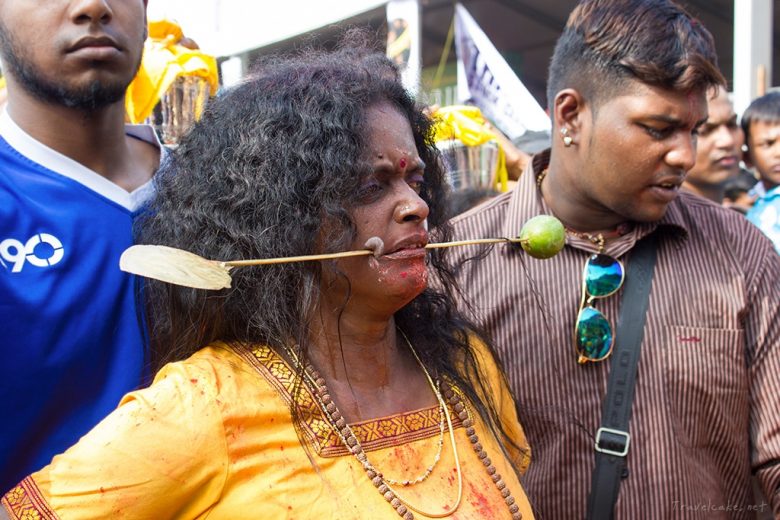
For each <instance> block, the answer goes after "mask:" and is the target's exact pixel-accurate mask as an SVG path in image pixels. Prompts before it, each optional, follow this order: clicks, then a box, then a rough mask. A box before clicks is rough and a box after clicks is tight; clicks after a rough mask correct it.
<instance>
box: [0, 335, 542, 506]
mask: <svg viewBox="0 0 780 520" xmlns="http://www.w3.org/2000/svg"><path fill="white" fill-rule="evenodd" d="M483 373H484V374H485V376H486V379H485V382H486V384H487V385H491V384H493V383H494V382H495V381H499V380H500V379H499V378H498V377H496V372H495V366H493V365H489V366H487V367H486V368H485V370H484V371H483ZM491 375H492V377H491ZM293 381H294V373H293V371H292V370H291V368H290V367H289V366H288V365H287V364H286V362H285V361H284V360H283V359H282V358H280V357H279V356H277V355H276V354H275V353H274V352H273V351H272V350H270V349H269V348H266V347H257V348H254V349H252V350H251V351H249V350H247V351H246V352H236V351H234V350H232V349H230V348H228V347H226V346H225V345H222V344H215V345H212V346H211V347H207V348H205V349H202V350H201V351H199V352H198V353H196V354H195V355H193V356H192V357H190V358H189V359H188V360H186V361H183V362H179V363H174V364H170V365H167V366H166V367H165V368H164V369H163V370H162V371H161V372H160V373H159V374H158V376H157V377H156V378H155V382H154V383H153V384H152V386H150V387H149V388H147V389H144V390H140V391H136V392H132V393H130V394H128V395H127V396H125V398H124V399H123V400H122V403H121V404H120V406H119V408H118V409H117V410H116V411H114V412H113V413H112V414H111V415H110V416H109V417H107V418H106V419H105V420H103V421H102V422H101V423H100V424H99V425H98V426H97V427H96V428H95V429H94V430H92V431H91V432H90V433H88V434H87V435H86V436H85V437H83V438H82V439H81V441H80V442H79V443H78V444H77V445H75V446H74V447H72V448H71V449H69V450H68V451H67V452H65V453H64V454H62V455H59V456H57V457H55V458H54V460H53V461H52V463H51V464H50V465H49V466H47V467H46V468H44V469H43V470H41V471H39V472H37V473H35V474H33V475H32V476H31V477H28V478H27V479H25V480H24V481H23V482H22V483H21V484H20V485H18V486H17V487H15V488H14V489H12V490H11V491H9V492H8V493H7V494H6V495H5V497H4V498H3V504H4V505H5V506H6V508H7V509H8V511H9V512H10V513H11V518H12V519H16V518H28V517H29V518H63V519H78V518H112V519H117V518H155V519H165V518H183V519H184V518H186V519H194V518H197V519H202V518H206V517H208V518H210V519H220V518H226V519H227V518H229V519H240V518H273V519H278V518H290V519H292V518H296V519H304V518H316V519H355V520H358V519H360V520H363V519H366V518H371V519H380V520H381V519H387V520H391V519H392V520H395V519H397V518H399V516H398V514H397V513H396V512H395V510H394V509H393V508H392V507H391V506H390V504H388V503H387V501H386V500H385V499H384V497H383V496H382V495H380V494H379V492H378V491H377V490H376V488H375V487H374V486H373V484H372V483H371V481H370V480H369V479H368V477H367V476H366V474H365V472H364V470H363V469H362V467H361V465H360V464H359V463H358V462H357V460H356V459H355V457H354V456H353V455H351V454H349V453H348V452H347V451H346V450H345V448H344V446H343V445H342V443H341V441H340V440H339V439H338V438H337V437H336V435H335V434H334V432H333V431H332V430H331V428H330V427H329V426H328V425H327V423H326V422H325V420H324V418H323V416H322V414H321V412H320V410H319V408H318V407H317V405H316V404H315V401H314V400H313V397H312V395H311V394H310V393H308V391H307V390H303V391H302V392H301V393H299V394H297V395H298V398H297V400H296V402H297V403H298V407H299V408H298V410H299V415H300V419H301V420H300V422H299V424H298V425H294V424H293V422H292V420H291V415H290V409H289V406H290V403H291V402H292V399H293V395H294V392H293ZM494 391H496V392H497V394H496V402H497V403H498V404H499V406H500V407H501V413H502V414H503V415H504V416H505V417H507V418H508V419H510V418H511V420H510V422H509V424H510V425H511V426H512V429H511V432H512V435H513V437H514V440H515V442H516V443H517V444H518V445H519V446H521V447H523V448H525V449H523V450H521V451H516V452H513V453H514V455H513V456H516V458H515V460H513V461H512V462H510V461H509V460H508V459H507V458H505V457H504V456H503V455H502V454H501V451H500V449H499V447H498V445H497V442H496V440H495V439H494V438H493V437H492V436H491V435H490V434H489V433H488V432H487V430H486V429H485V426H484V425H483V424H482V422H481V421H480V420H479V419H478V416H477V415H476V413H472V416H473V417H475V418H476V419H477V420H476V421H475V422H476V424H475V428H476V431H477V434H478V435H479V439H480V442H481V443H482V444H483V446H484V449H485V450H486V451H487V453H488V455H489V457H490V458H491V460H492V462H493V464H494V465H495V467H496V469H497V470H498V472H499V473H500V474H501V475H502V477H503V478H504V481H505V482H506V484H507V487H508V488H509V489H510V490H511V493H512V495H513V496H514V498H515V499H516V501H517V504H518V506H519V507H520V512H521V513H522V514H523V518H524V519H531V518H533V514H532V512H531V509H530V505H529V503H528V500H527V498H526V496H525V494H524V492H523V489H522V487H521V486H520V483H519V482H518V479H517V477H516V475H515V473H514V472H513V470H512V468H511V466H510V464H514V465H516V466H517V467H518V468H521V469H523V470H524V469H525V468H526V467H527V464H528V461H529V458H528V457H529V455H528V454H529V452H528V450H527V444H526V441H525V437H524V436H523V433H522V430H521V429H520V425H519V424H518V423H517V417H516V415H515V408H514V404H513V403H512V401H511V397H510V396H509V394H508V393H507V392H506V390H505V389H504V388H499V389H494ZM453 419H455V429H454V431H455V437H456V444H457V447H458V455H459V457H460V461H461V467H462V471H463V500H462V502H461V504H460V507H459V509H458V510H457V512H456V514H454V515H453V516H452V517H451V518H457V519H459V520H465V519H474V520H476V519H480V520H481V519H485V518H490V519H503V518H510V514H509V511H508V507H507V505H506V503H505V501H504V499H503V498H502V497H501V494H500V493H499V491H498V489H497V488H496V486H495V485H494V484H493V482H492V481H491V479H490V477H489V476H488V475H487V472H486V470H485V467H484V465H483V464H482V462H481V461H480V460H479V459H478V457H477V454H476V452H475V451H474V450H473V449H472V448H471V443H470V442H469V439H468V437H467V436H466V433H465V429H464V428H463V426H462V425H461V424H460V421H459V420H457V419H456V416H455V417H453ZM296 428H297V430H296ZM352 428H353V430H354V431H355V435H356V436H357V437H358V438H359V439H360V441H361V444H362V445H363V446H364V449H365V451H366V453H367V454H368V457H369V460H370V461H371V462H372V463H373V464H374V465H375V466H376V467H377V468H379V469H380V470H381V471H383V472H384V473H385V475H387V476H390V477H391V478H395V479H396V480H403V479H407V478H411V479H413V478H415V477H417V476H418V475H420V474H422V473H423V472H424V471H425V468H426V467H427V466H428V465H430V464H431V463H432V462H433V460H434V457H435V454H436V450H437V444H438V440H439V413H438V408H437V407H432V408H430V409H422V410H416V411H412V412H407V413H403V414H398V415H393V416H390V417H383V418H379V419H373V420H369V421H364V422H360V423H356V424H353V425H352ZM297 432H299V433H300V437H299V435H298V433H297ZM301 438H303V439H304V441H303V443H302V442H301ZM444 441H445V442H444V446H443V450H442V455H441V460H440V461H439V463H438V464H437V465H436V467H435V469H434V470H433V472H432V473H431V475H430V476H429V478H428V479H426V480H425V481H423V482H422V483H420V484H417V485H414V486H411V487H408V488H401V486H398V487H399V488H400V489H399V490H398V493H399V495H401V496H402V497H403V498H405V499H407V500H408V501H409V502H410V503H411V504H413V505H415V506H416V507H419V508H421V509H424V510H427V511H430V512H440V511H444V510H446V508H447V507H448V506H451V505H452V504H453V502H454V500H455V497H456V495H457V479H456V472H455V463H454V458H453V452H452V448H451V446H450V442H449V440H448V438H447V434H446V432H445V439H444ZM25 514H27V515H28V516H24V515H25ZM35 514H37V515H39V516H37V517H36V516H35ZM415 518H418V519H425V518H428V517H427V516H425V515H423V514H419V513H415Z"/></svg>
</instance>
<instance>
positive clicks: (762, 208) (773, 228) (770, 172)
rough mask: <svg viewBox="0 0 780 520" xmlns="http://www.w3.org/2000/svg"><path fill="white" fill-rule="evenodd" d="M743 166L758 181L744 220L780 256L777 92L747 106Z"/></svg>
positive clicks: (779, 111)
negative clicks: (753, 199)
mask: <svg viewBox="0 0 780 520" xmlns="http://www.w3.org/2000/svg"><path fill="white" fill-rule="evenodd" d="M742 129H743V130H744V132H745V143H746V145H747V152H746V153H745V164H747V165H748V166H749V167H751V168H754V169H755V170H756V171H757V172H758V175H759V177H760V179H761V180H760V181H759V183H758V185H757V186H756V188H757V192H758V194H759V198H758V200H757V201H756V203H755V205H754V206H753V208H752V209H751V210H750V211H748V214H747V218H748V220H750V221H751V222H752V223H753V224H755V225H756V226H758V227H759V228H760V229H761V231H763V232H764V234H766V235H767V236H768V237H769V238H770V239H771V240H772V242H774V244H775V249H777V251H778V252H780V187H779V185H780V91H775V92H769V93H768V94H766V95H764V96H761V97H759V98H757V99H755V100H753V102H752V103H751V104H750V106H749V107H748V108H747V110H745V113H744V114H743V116H742Z"/></svg>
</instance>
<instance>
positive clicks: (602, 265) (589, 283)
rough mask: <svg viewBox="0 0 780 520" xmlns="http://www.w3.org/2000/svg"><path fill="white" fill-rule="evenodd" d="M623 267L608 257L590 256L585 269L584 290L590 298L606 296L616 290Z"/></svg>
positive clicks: (621, 277) (620, 281) (620, 280)
mask: <svg viewBox="0 0 780 520" xmlns="http://www.w3.org/2000/svg"><path fill="white" fill-rule="evenodd" d="M622 281H623V266H621V265H620V262H618V261H617V260H615V259H614V258H612V257H611V256H609V255H600V254H599V255H591V257H590V258H589V259H588V263H587V268H586V269H585V288H586V289H587V291H588V294H590V295H591V296H597V297H598V296H606V295H608V294H611V293H613V292H615V291H617V290H618V288H619V287H620V284H621V283H622Z"/></svg>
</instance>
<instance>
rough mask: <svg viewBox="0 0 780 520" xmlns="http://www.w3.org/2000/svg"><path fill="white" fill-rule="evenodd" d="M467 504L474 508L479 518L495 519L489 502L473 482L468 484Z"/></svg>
mask: <svg viewBox="0 0 780 520" xmlns="http://www.w3.org/2000/svg"><path fill="white" fill-rule="evenodd" d="M468 485H469V498H468V501H469V503H470V504H471V505H472V506H473V507H474V510H475V511H476V512H478V513H479V517H480V518H495V517H496V515H495V511H494V509H493V507H491V504H490V501H489V500H488V498H487V497H486V496H485V495H484V494H483V493H482V490H481V489H479V488H477V487H476V486H475V485H474V483H473V482H469V483H468Z"/></svg>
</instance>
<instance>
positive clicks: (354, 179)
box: [0, 43, 533, 520]
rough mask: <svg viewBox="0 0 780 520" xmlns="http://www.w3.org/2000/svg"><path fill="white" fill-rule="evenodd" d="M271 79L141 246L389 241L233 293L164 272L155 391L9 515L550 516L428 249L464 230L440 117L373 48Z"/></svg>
mask: <svg viewBox="0 0 780 520" xmlns="http://www.w3.org/2000/svg"><path fill="white" fill-rule="evenodd" d="M259 71H260V72H259V73H258V74H257V75H256V76H254V77H252V78H251V79H249V80H248V81H246V82H244V83H243V84H241V85H239V86H237V87H235V88H233V89H231V90H229V91H227V92H226V93H225V94H224V95H223V96H221V97H220V98H219V99H218V100H217V101H215V102H214V103H213V104H210V105H209V107H208V108H207V110H206V113H205V115H204V117H203V118H202V119H201V121H200V122H199V123H198V124H197V125H196V126H195V128H194V129H193V130H192V132H191V133H190V134H189V135H188V136H186V137H185V138H184V139H183V141H182V142H181V144H180V145H179V147H178V148H177V150H176V151H175V153H174V154H173V157H172V159H171V160H170V161H168V162H167V163H166V164H165V165H164V167H163V168H162V171H161V172H160V173H159V175H158V177H157V178H158V182H157V183H158V196H157V198H156V199H155V201H154V202H153V204H152V206H151V207H150V208H149V211H148V214H147V215H146V218H145V219H144V220H143V222H142V224H141V226H140V229H139V238H140V242H141V243H146V244H160V245H168V246H172V247H177V248H183V249H187V250H190V251H192V252H194V253H196V254H198V255H201V256H203V257H206V258H217V259H218V258H267V257H281V256H293V255H304V254H316V253H329V252H336V251H344V250H351V249H361V248H363V247H365V246H366V245H367V246H368V247H371V248H373V249H374V251H375V255H368V256H361V257H351V258H341V259H338V260H333V261H328V262H304V263H297V264H281V265H270V266H257V267H251V268H242V269H240V270H237V271H236V272H235V273H234V274H233V287H232V288H230V289H225V290H222V291H220V292H206V291H202V290H197V289H190V288H184V287H177V286H172V285H166V284H163V283H161V282H156V281H149V282H148V283H147V284H146V286H145V291H144V295H145V297H146V302H147V312H146V317H147V319H148V321H149V330H150V331H151V338H150V343H151V349H152V352H153V353H154V356H155V360H156V362H157V365H158V366H162V369H161V370H160V371H159V372H158V373H157V377H156V378H155V381H154V383H153V384H152V385H151V386H150V387H149V388H146V389H143V390H139V391H137V392H133V393H130V394H128V395H127V396H126V397H125V398H124V399H123V401H122V403H121V404H120V406H119V408H118V409H117V410H116V411H115V412H114V413H113V414H112V415H110V416H109V417H108V418H107V419H106V420H105V421H103V422H102V423H101V424H100V425H98V426H97V427H96V428H95V429H94V430H93V431H92V432H90V433H89V434H88V435H86V436H85V437H84V438H83V439H82V440H81V441H80V442H79V443H78V444H77V445H75V446H74V447H72V448H71V449H70V450H68V451H67V452H66V453H65V454H63V455H60V456H58V457H56V458H55V459H54V460H53V461H52V463H51V464H50V465H49V466H47V467H46V468H44V469H42V470H41V471H39V472H37V473H34V474H33V475H32V476H30V477H28V478H27V479H25V480H24V481H23V482H22V483H20V484H19V485H18V486H17V487H16V488H14V489H13V490H11V491H10V492H9V493H8V494H6V495H5V497H4V499H3V504H4V505H5V506H6V508H7V510H8V511H9V512H10V514H11V517H12V518H16V517H15V516H14V515H17V516H20V515H21V514H22V512H23V511H28V510H29V509H30V508H33V509H35V510H36V511H37V512H38V513H39V515H40V516H41V517H43V518H55V517H62V518H205V517H206V516H208V518H231V519H233V518H354V519H364V518H374V519H377V518H378V519H391V518H404V519H407V520H408V519H412V518H422V519H425V518H447V517H452V518H458V519H483V518H491V519H501V518H506V519H519V518H525V519H529V518H533V513H532V511H531V507H530V505H529V502H528V500H527V498H526V496H525V494H524V492H523V489H522V487H521V485H520V482H519V478H518V476H519V474H520V473H522V472H523V471H524V470H525V469H526V467H527V465H528V463H529V449H528V445H527V443H526V441H525V437H524V435H523V432H522V429H521V427H520V425H519V423H518V420H517V416H516V412H515V404H514V400H513V397H512V395H511V393H510V392H509V390H508V385H507V382H506V377H505V375H504V372H503V370H502V369H501V367H500V365H499V364H498V362H497V361H496V358H495V356H494V353H493V349H492V346H491V345H490V343H489V342H488V341H487V340H486V338H485V337H484V336H483V335H482V334H481V332H480V331H479V329H478V328H477V327H476V326H475V325H474V324H473V323H472V322H471V321H470V320H469V319H468V318H467V317H466V316H465V315H463V314H462V313H461V312H460V311H459V310H458V309H457V308H456V306H455V304H454V293H455V292H456V291H457V288H456V287H455V285H454V283H453V276H452V274H451V273H450V272H449V271H448V270H447V267H446V265H447V263H446V262H445V254H446V253H445V251H446V250H436V251H433V252H430V253H426V250H425V249H424V246H425V245H426V244H427V242H428V231H427V229H428V228H429V229H431V230H432V231H435V233H436V235H437V238H438V239H440V240H442V241H446V240H447V238H448V237H449V236H450V229H449V225H448V223H447V219H446V211H445V208H446V203H445V193H446V185H445V177H444V172H443V171H442V169H441V167H440V162H439V160H438V157H437V152H436V149H435V146H434V144H433V140H432V122H431V120H430V119H428V117H427V116H426V115H425V114H423V113H422V111H421V110H420V109H418V108H417V107H416V106H415V104H414V101H413V100H412V98H411V97H410V96H409V95H408V94H407V92H406V91H405V90H404V88H403V86H402V85H401V83H400V81H399V79H398V74H397V72H396V71H395V69H394V68H393V66H392V65H391V64H390V62H389V61H388V60H387V59H386V58H384V57H383V56H379V55H376V54H370V53H367V52H366V51H364V50H361V49H360V48H359V47H356V46H355V44H354V43H352V44H349V43H347V45H345V46H344V47H343V48H342V49H341V50H338V51H336V52H335V53H331V54H316V53H312V54H310V55H307V56H306V57H300V58H296V59H290V60H287V61H276V62H269V63H267V64H265V65H263V66H262V67H261V68H260V69H259ZM429 278H430V280H429ZM163 365H164V366H163ZM0 517H2V514H0Z"/></svg>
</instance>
